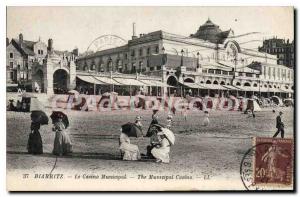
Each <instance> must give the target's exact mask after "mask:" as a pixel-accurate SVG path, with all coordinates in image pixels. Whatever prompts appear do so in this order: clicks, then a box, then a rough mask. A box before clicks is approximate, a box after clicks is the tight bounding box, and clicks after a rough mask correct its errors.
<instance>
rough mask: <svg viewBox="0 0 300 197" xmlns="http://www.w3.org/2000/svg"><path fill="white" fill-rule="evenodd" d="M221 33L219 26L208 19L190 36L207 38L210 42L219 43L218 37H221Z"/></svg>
mask: <svg viewBox="0 0 300 197" xmlns="http://www.w3.org/2000/svg"><path fill="white" fill-rule="evenodd" d="M221 35H222V30H221V29H220V28H219V26H218V25H216V24H214V23H213V22H212V21H211V20H210V19H208V20H207V21H206V22H205V23H204V24H203V25H201V26H200V27H199V29H198V31H197V32H196V33H195V34H192V35H191V37H193V38H199V39H202V40H207V41H209V42H212V43H220V37H222V36H221Z"/></svg>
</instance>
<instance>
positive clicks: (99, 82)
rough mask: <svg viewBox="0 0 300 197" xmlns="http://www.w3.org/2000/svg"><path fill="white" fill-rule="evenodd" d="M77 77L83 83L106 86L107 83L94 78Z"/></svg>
mask: <svg viewBox="0 0 300 197" xmlns="http://www.w3.org/2000/svg"><path fill="white" fill-rule="evenodd" d="M77 77H78V78H79V79H80V80H82V81H85V82H88V83H92V84H101V85H102V84H106V83H105V82H102V81H99V80H97V79H95V78H94V77H92V76H87V75H77Z"/></svg>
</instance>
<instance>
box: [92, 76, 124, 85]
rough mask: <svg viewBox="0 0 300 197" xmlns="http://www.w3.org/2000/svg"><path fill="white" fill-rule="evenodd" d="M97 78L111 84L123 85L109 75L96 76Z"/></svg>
mask: <svg viewBox="0 0 300 197" xmlns="http://www.w3.org/2000/svg"><path fill="white" fill-rule="evenodd" d="M95 78H96V79H97V80H99V81H101V82H103V83H105V84H110V85H122V84H120V83H118V82H117V81H115V80H113V79H112V78H109V77H99V76H97V77H96V76H95Z"/></svg>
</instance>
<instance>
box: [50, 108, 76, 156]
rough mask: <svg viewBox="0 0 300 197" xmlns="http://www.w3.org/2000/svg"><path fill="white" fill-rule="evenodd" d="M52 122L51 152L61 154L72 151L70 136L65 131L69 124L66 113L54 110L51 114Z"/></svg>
mask: <svg viewBox="0 0 300 197" xmlns="http://www.w3.org/2000/svg"><path fill="white" fill-rule="evenodd" d="M50 117H51V119H52V123H53V128H52V130H53V131H54V132H55V139H54V146H53V151H52V153H53V154H54V155H58V156H62V155H68V154H70V153H72V142H71V139H70V136H69V135H68V133H67V132H66V128H67V127H68V126H69V120H68V117H67V115H66V114H64V113H63V112H60V111H55V112H53V113H52V114H51V116H50Z"/></svg>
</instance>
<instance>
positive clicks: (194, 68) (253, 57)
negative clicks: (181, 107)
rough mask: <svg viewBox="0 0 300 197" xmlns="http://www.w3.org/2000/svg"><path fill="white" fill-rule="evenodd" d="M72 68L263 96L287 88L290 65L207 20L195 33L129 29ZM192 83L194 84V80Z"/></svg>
mask: <svg viewBox="0 0 300 197" xmlns="http://www.w3.org/2000/svg"><path fill="white" fill-rule="evenodd" d="M76 66H77V70H80V71H86V72H89V73H90V74H91V75H98V74H101V73H107V72H117V73H132V74H135V73H141V74H144V75H148V76H158V77H160V79H161V81H162V82H163V83H165V84H167V85H171V86H175V87H177V90H176V89H171V90H165V91H171V92H170V93H172V91H173V92H174V91H178V87H179V86H180V85H183V86H190V88H192V87H193V86H192V85H191V84H200V85H201V84H202V86H201V87H202V88H203V89H204V88H206V89H218V88H219V89H223V88H224V87H226V86H227V89H229V90H230V89H231V90H234V89H238V90H243V91H245V92H247V91H248V92H251V93H252V94H253V93H254V92H259V93H261V92H262V93H265V94H266V96H269V95H270V93H271V95H280V94H281V93H287V94H289V96H290V94H291V93H292V92H293V81H294V78H293V76H294V73H293V70H292V69H290V68H288V67H286V66H284V65H279V64H278V63H277V57H276V56H274V55H270V54H267V53H263V52H259V51H253V50H249V49H245V48H242V47H241V46H240V45H239V38H238V37H234V32H233V31H232V30H231V29H230V30H228V31H222V30H220V29H219V27H218V26H217V25H215V24H213V23H212V22H211V21H210V20H208V21H207V22H206V23H205V24H204V25H202V26H200V28H199V29H198V31H197V32H196V33H195V34H192V35H190V36H181V35H176V34H172V33H168V32H164V31H155V32H151V33H148V34H140V36H139V37H138V36H135V34H134V35H133V37H132V39H131V40H129V41H128V43H127V44H125V45H123V46H120V47H116V48H112V49H107V50H102V51H98V52H96V53H93V54H91V55H87V56H83V57H79V58H78V59H77V61H76ZM194 87H195V86H194Z"/></svg>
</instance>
